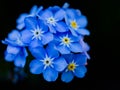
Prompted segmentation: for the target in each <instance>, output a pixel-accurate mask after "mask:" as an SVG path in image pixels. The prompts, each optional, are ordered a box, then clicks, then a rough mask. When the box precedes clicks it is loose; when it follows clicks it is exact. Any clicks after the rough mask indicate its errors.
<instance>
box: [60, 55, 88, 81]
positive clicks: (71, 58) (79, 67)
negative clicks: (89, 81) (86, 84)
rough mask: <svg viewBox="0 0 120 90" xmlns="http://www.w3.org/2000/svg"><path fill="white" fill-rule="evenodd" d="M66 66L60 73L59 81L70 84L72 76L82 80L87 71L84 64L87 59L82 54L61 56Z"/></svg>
mask: <svg viewBox="0 0 120 90" xmlns="http://www.w3.org/2000/svg"><path fill="white" fill-rule="evenodd" d="M63 57H64V58H65V60H66V61H67V63H68V65H67V68H66V69H65V70H64V72H62V76H61V80H62V81H64V82H70V81H71V80H72V79H73V78H74V76H76V77H78V78H83V77H84V76H85V73H86V71H87V69H86V67H85V64H86V62H87V58H86V56H85V55H84V54H67V55H63Z"/></svg>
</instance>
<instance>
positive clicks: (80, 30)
mask: <svg viewBox="0 0 120 90" xmlns="http://www.w3.org/2000/svg"><path fill="white" fill-rule="evenodd" d="M77 32H78V33H79V34H81V35H90V32H89V31H88V30H87V29H78V30H77Z"/></svg>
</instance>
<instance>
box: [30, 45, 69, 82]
mask: <svg viewBox="0 0 120 90" xmlns="http://www.w3.org/2000/svg"><path fill="white" fill-rule="evenodd" d="M30 51H31V53H32V55H33V56H35V57H36V59H35V60H32V61H31V63H30V72H31V73H33V74H41V73H43V77H44V79H45V80H47V81H55V80H56V79H57V78H58V72H61V71H63V70H64V69H65V67H66V66H67V63H66V61H65V59H64V58H63V57H61V56H60V55H59V52H58V51H57V50H55V49H54V48H53V46H52V45H49V46H47V47H46V49H44V48H42V47H36V48H31V49H30Z"/></svg>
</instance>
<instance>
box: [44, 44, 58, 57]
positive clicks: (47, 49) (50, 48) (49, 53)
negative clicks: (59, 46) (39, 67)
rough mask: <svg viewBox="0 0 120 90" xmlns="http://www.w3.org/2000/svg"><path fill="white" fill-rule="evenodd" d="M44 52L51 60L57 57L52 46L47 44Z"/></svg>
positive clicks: (56, 52)
mask: <svg viewBox="0 0 120 90" xmlns="http://www.w3.org/2000/svg"><path fill="white" fill-rule="evenodd" d="M46 52H47V54H48V56H49V57H51V58H57V57H59V52H58V51H57V50H56V49H55V47H54V45H53V44H49V45H48V46H47V47H46Z"/></svg>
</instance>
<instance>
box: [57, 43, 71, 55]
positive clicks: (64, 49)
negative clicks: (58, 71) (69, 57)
mask: <svg viewBox="0 0 120 90" xmlns="http://www.w3.org/2000/svg"><path fill="white" fill-rule="evenodd" d="M56 49H57V50H58V51H59V52H60V53H61V54H69V53H70V50H69V49H68V48H67V47H66V46H63V45H58V46H56Z"/></svg>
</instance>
